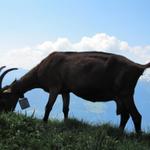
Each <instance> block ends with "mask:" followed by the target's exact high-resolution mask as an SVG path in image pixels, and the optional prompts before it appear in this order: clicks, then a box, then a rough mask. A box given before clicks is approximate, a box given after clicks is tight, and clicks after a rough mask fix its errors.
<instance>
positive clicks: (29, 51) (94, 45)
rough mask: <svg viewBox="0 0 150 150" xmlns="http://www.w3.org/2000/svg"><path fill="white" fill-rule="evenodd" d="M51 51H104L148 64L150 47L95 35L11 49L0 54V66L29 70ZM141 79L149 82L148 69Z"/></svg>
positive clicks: (102, 34)
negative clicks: (74, 40)
mask: <svg viewBox="0 0 150 150" xmlns="http://www.w3.org/2000/svg"><path fill="white" fill-rule="evenodd" d="M53 51H104V52H111V53H116V54H121V55H124V56H126V57H128V58H129V59H131V60H133V61H135V62H138V63H141V64H145V63H147V62H150V45H146V46H137V45H136V46H130V45H129V44H128V43H127V42H126V41H122V40H119V39H118V38H117V37H114V36H110V35H107V34H105V33H97V34H95V35H94V36H91V37H86V36H85V37H82V38H81V40H80V41H79V42H75V43H73V42H71V41H70V40H69V39H68V38H58V39H57V40H56V41H45V42H43V43H41V44H39V45H35V46H34V47H25V48H21V49H13V50H9V51H7V52H3V53H0V66H2V65H6V66H9V67H19V68H23V69H31V68H32V67H34V66H35V65H36V64H38V63H39V62H40V61H41V60H42V59H43V58H45V57H46V56H47V55H49V54H50V53H52V52H53ZM142 78H143V79H147V80H150V71H149V69H148V70H147V71H146V72H145V73H144V76H143V77H142Z"/></svg>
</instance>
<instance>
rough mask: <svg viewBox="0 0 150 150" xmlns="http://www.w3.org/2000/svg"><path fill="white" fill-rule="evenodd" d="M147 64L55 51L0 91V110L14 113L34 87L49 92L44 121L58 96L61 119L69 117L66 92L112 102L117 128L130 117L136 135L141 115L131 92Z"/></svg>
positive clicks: (103, 55)
mask: <svg viewBox="0 0 150 150" xmlns="http://www.w3.org/2000/svg"><path fill="white" fill-rule="evenodd" d="M148 67H150V63H148V64H146V65H141V64H137V63H134V62H132V61H130V60H129V59H127V58H125V57H123V56H120V55H115V54H111V53H104V52H54V53H52V54H50V55H49V56H48V57H47V58H45V59H44V60H43V61H42V62H41V63H40V64H38V65H37V66H36V67H34V68H33V69H32V70H31V71H29V72H28V73H27V74H25V75H24V76H23V77H22V78H21V79H20V80H18V81H14V82H13V83H12V84H11V85H9V86H7V87H5V88H3V89H1V91H2V92H1V93H2V94H1V95H0V111H13V110H14V108H15V106H16V104H17V101H18V99H19V98H20V97H23V95H24V93H25V92H27V91H29V90H31V89H33V88H42V89H43V90H45V91H46V92H48V93H50V96H49V100H48V103H47V105H46V108H45V115H44V118H43V120H44V121H47V120H48V117H49V113H50V111H51V109H52V107H53V104H54V103H55V100H56V98H57V96H58V94H61V95H62V98H63V112H64V118H65V119H67V118H68V111H69V100H70V98H69V93H70V92H72V93H74V94H75V95H77V96H79V97H81V98H83V99H86V100H89V101H92V102H97V101H102V102H106V101H110V100H114V101H115V102H116V104H117V114H120V115H121V120H120V128H121V129H122V130H124V128H125V125H126V123H127V121H128V119H129V117H130V116H131V117H132V120H133V122H134V126H135V130H136V132H140V131H141V115H140V113H139V112H138V110H137V108H136V106H135V104H134V99H133V95H134V89H135V86H136V83H137V81H138V79H139V77H140V76H141V75H142V73H143V72H144V70H145V69H146V68H148Z"/></svg>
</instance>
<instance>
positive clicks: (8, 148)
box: [0, 113, 150, 150]
mask: <svg viewBox="0 0 150 150" xmlns="http://www.w3.org/2000/svg"><path fill="white" fill-rule="evenodd" d="M149 149H150V133H143V134H142V135H141V136H137V135H136V134H134V133H124V134H122V133H121V132H120V131H119V129H118V128H116V127H114V126H112V125H110V124H102V125H95V126H94V125H90V124H87V123H85V122H83V121H78V120H76V119H69V120H68V121H67V122H65V123H64V122H63V121H58V120H49V121H48V123H47V124H46V123H43V122H42V121H41V120H39V119H36V118H34V117H33V116H31V117H27V116H26V115H21V114H16V113H7V114H5V113H2V114H1V115H0V150H149Z"/></svg>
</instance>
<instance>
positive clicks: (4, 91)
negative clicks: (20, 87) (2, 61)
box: [0, 66, 19, 112]
mask: <svg viewBox="0 0 150 150" xmlns="http://www.w3.org/2000/svg"><path fill="white" fill-rule="evenodd" d="M3 68H5V66H3V67H0V71H1V70H2V69H3ZM12 70H17V68H11V69H8V70H6V71H4V72H3V73H2V74H1V76H0V112H2V111H4V112H8V111H13V110H14V109H15V107H16V104H17V101H18V99H19V96H18V95H17V94H14V93H13V91H12V90H11V89H12V86H14V85H15V84H16V83H17V81H14V82H13V83H12V84H11V85H9V86H5V87H4V88H2V81H3V78H4V77H5V75H6V74H7V73H8V72H10V71H12Z"/></svg>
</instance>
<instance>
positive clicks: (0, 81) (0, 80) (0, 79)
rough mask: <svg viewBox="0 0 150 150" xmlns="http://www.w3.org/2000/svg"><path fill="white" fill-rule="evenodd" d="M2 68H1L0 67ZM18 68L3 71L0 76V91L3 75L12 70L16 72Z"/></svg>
mask: <svg viewBox="0 0 150 150" xmlns="http://www.w3.org/2000/svg"><path fill="white" fill-rule="evenodd" d="M1 68H2V67H1ZM2 69H3V68H2ZM17 69H18V68H11V69H8V70H6V71H4V72H3V73H2V74H1V76H0V89H2V81H3V78H4V77H5V75H6V74H7V73H8V72H10V71H12V70H17Z"/></svg>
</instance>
